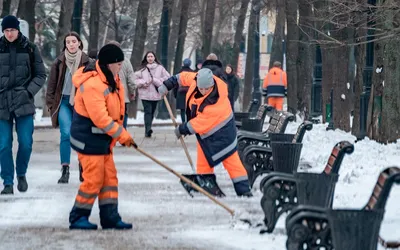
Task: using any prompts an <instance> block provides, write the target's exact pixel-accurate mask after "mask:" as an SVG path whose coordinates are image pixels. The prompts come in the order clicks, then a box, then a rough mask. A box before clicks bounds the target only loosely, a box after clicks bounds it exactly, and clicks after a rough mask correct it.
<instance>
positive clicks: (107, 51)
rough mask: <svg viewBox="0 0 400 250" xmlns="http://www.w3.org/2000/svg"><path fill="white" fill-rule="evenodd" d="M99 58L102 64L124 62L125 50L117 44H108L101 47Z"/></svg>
mask: <svg viewBox="0 0 400 250" xmlns="http://www.w3.org/2000/svg"><path fill="white" fill-rule="evenodd" d="M97 58H98V59H99V64H102V65H105V64H111V63H117V62H122V61H123V60H124V52H122V50H121V48H120V47H118V46H117V45H114V44H106V45H104V46H103V47H102V48H101V49H100V51H99V55H98V56H97Z"/></svg>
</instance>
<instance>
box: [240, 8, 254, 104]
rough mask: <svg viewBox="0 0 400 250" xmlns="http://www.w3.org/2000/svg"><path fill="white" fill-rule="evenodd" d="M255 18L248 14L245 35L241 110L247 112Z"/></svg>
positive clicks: (249, 95) (251, 85)
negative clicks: (245, 49)
mask: <svg viewBox="0 0 400 250" xmlns="http://www.w3.org/2000/svg"><path fill="white" fill-rule="evenodd" d="M256 1H257V0H256ZM251 5H252V8H253V6H254V0H253V2H252V4H251ZM256 25H257V22H256V16H255V12H254V11H251V12H250V20H249V28H248V29H247V30H248V34H247V51H246V69H245V70H246V71H245V72H246V73H245V76H244V87H243V103H242V109H243V110H247V109H248V106H249V104H250V101H251V92H252V90H253V75H254V68H253V61H254V31H255V28H256Z"/></svg>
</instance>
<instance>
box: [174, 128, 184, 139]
mask: <svg viewBox="0 0 400 250" xmlns="http://www.w3.org/2000/svg"><path fill="white" fill-rule="evenodd" d="M174 132H175V135H176V138H178V139H180V138H181V136H182V134H181V132H180V131H179V126H176V128H175V130H174Z"/></svg>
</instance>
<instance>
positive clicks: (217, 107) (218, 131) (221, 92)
mask: <svg viewBox="0 0 400 250" xmlns="http://www.w3.org/2000/svg"><path fill="white" fill-rule="evenodd" d="M195 77H196V73H191V72H182V73H180V76H179V82H180V84H181V85H184V86H185V85H190V88H189V90H188V93H187V94H186V105H187V106H186V115H187V117H188V122H187V123H185V124H184V129H185V130H188V132H189V133H190V134H196V137H197V140H198V142H199V144H200V146H201V148H202V150H203V152H204V155H205V157H206V159H207V161H208V163H209V164H210V166H216V165H218V164H219V163H220V162H221V161H223V160H225V159H226V158H228V157H229V156H230V155H232V154H233V153H234V152H236V150H237V140H236V127H235V120H234V117H233V113H232V108H231V105H230V102H229V98H228V87H227V85H226V83H225V82H224V81H222V80H221V79H220V78H218V77H216V76H214V82H215V84H214V87H213V89H212V91H211V92H210V93H209V94H207V95H206V96H202V95H201V94H200V92H199V91H198V88H197V86H196V84H193V83H194V82H195ZM186 81H190V83H189V84H188V82H186Z"/></svg>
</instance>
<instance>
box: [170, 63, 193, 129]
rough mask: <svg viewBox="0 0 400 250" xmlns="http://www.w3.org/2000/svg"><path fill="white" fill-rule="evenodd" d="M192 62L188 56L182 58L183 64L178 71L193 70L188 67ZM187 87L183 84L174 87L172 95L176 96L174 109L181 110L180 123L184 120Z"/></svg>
mask: <svg viewBox="0 0 400 250" xmlns="http://www.w3.org/2000/svg"><path fill="white" fill-rule="evenodd" d="M191 64H192V61H191V60H190V59H189V58H186V59H185V60H183V66H182V68H181V70H180V71H179V73H181V72H184V71H186V72H193V70H192V69H191V68H190V65H191ZM188 89H189V87H185V86H179V87H178V88H175V89H174V95H175V98H176V109H180V110H181V119H182V123H184V122H185V121H186V114H185V107H186V103H185V100H186V93H187V92H188Z"/></svg>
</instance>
